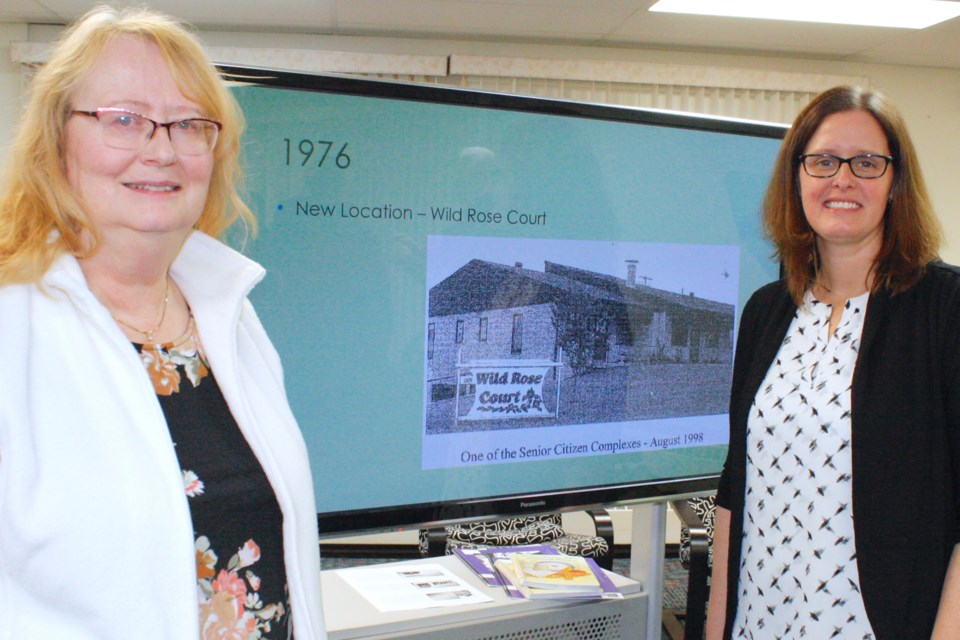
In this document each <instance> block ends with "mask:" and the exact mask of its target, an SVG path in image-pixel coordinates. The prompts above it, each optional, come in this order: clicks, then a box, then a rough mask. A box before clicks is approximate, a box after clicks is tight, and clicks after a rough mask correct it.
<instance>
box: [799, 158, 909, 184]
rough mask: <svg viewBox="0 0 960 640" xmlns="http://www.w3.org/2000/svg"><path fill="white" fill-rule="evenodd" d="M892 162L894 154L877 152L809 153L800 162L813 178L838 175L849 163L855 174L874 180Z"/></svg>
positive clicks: (881, 174)
mask: <svg viewBox="0 0 960 640" xmlns="http://www.w3.org/2000/svg"><path fill="white" fill-rule="evenodd" d="M891 162H893V156H884V155H880V154H877V153H865V154H862V155H859V156H853V157H850V158H841V157H840V156H834V155H831V154H829V153H807V154H804V155H802V156H800V164H802V165H803V170H804V171H806V172H807V175H808V176H810V177H811V178H832V177H833V176H835V175H837V173H838V172H839V171H840V167H841V166H843V165H844V164H848V165H850V171H852V172H853V175H855V176H857V177H858V178H866V179H868V180H872V179H874V178H879V177H881V176H883V174H885V173H886V172H887V167H889V166H890V163H891Z"/></svg>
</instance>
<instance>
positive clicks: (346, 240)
mask: <svg viewBox="0 0 960 640" xmlns="http://www.w3.org/2000/svg"><path fill="white" fill-rule="evenodd" d="M234 91H235V95H236V96H237V98H238V99H239V101H240V103H241V105H242V107H243V110H244V112H245V114H246V117H247V124H248V130H247V133H246V137H245V166H246V183H245V189H246V192H247V201H248V203H249V204H250V205H251V208H252V209H253V210H254V212H255V213H256V214H257V216H258V219H259V222H260V231H259V235H258V236H257V237H256V238H255V239H253V240H250V241H248V242H247V243H246V245H245V247H244V250H245V252H246V253H247V254H248V255H250V256H251V257H253V258H254V259H256V260H258V261H259V262H261V263H262V264H263V265H264V266H265V267H266V268H267V271H268V274H267V278H266V279H265V281H264V282H263V283H261V284H260V285H259V286H258V287H257V288H256V289H255V291H254V293H253V296H252V298H253V302H254V305H255V307H256V309H257V311H258V313H259V314H260V317H261V319H262V320H263V323H264V325H265V326H266V328H267V331H268V332H269V333H270V336H271V338H272V339H273V341H274V344H275V345H276V347H277V349H278V351H279V352H280V355H281V358H282V359H283V363H284V368H285V373H286V383H287V389H288V393H289V396H290V401H291V405H292V406H293V410H294V413H295V414H296V415H297V418H298V420H299V422H300V426H301V428H302V430H303V432H304V436H305V439H306V441H307V446H308V448H309V450H310V455H311V462H312V466H313V470H314V475H315V478H314V479H315V484H316V495H317V508H318V511H319V512H323V513H327V512H332V511H341V510H353V509H361V508H368V507H382V506H391V505H403V504H417V503H427V502H441V501H445V500H454V499H465V498H472V497H483V496H496V495H503V494H516V493H524V492H530V491H549V490H554V489H562V488H568V487H576V486H591V485H598V484H607V483H620V482H636V481H643V480H651V479H664V478H670V477H682V476H687V475H701V474H709V473H716V472H717V471H719V469H720V466H721V464H722V461H723V458H724V456H725V449H726V447H725V446H723V445H713V446H705V447H694V448H685V449H675V450H672V449H668V450H662V451H653V452H644V453H632V454H619V455H605V456H591V457H585V458H576V459H565V460H552V461H531V462H522V463H510V464H497V465H489V466H480V467H472V468H450V469H434V470H428V471H424V470H422V468H421V448H422V444H423V435H422V429H423V393H424V365H423V362H424V349H425V329H426V317H425V308H426V304H425V301H426V295H427V269H426V260H427V237H428V236H430V235H434V236H436V235H451V236H476V237H477V238H478V242H479V241H480V239H483V238H498V237H502V238H533V239H557V240H590V241H604V242H630V243H680V244H693V245H705V244H714V245H735V246H738V247H740V260H739V274H740V282H739V295H738V301H737V314H738V317H739V310H740V309H741V308H742V305H743V303H744V302H745V301H746V299H747V297H748V296H749V295H750V293H751V292H752V291H753V290H754V289H755V288H757V287H758V286H759V285H761V284H763V283H765V282H767V281H770V280H772V279H775V278H776V276H777V265H776V264H775V263H774V262H773V261H772V260H771V248H770V246H769V245H768V244H767V243H766V242H765V241H764V239H763V237H762V232H761V227H760V222H759V204H760V199H761V197H762V192H763V189H764V188H765V186H766V182H767V179H768V176H769V171H770V167H771V166H772V163H773V159H774V156H775V154H776V151H777V149H778V147H779V140H777V139H771V138H764V137H752V136H745V135H734V134H730V133H718V132H707V131H698V130H691V129H681V128H672V127H665V126H651V125H640V124H637V123H625V122H614V121H607V120H594V119H588V118H575V117H566V116H554V115H543V114H534V113H526V112H517V111H507V110H496V109H488V108H475V107H464V106H454V105H445V104H433V103H422V102H412V101H402V100H387V99H373V98H367V97H360V96H349V95H337V94H328V93H321V92H310V91H293V90H284V89H274V88H266V87H238V88H234ZM302 140H307V141H312V144H313V145H314V147H315V152H314V153H313V154H312V155H311V156H310V158H309V161H308V162H307V164H306V165H304V166H301V162H302V161H303V160H304V159H305V158H306V155H305V154H302V153H301V152H300V150H299V148H300V141H302ZM318 141H328V142H330V143H331V144H330V145H321V144H319V143H318ZM343 145H346V147H345V148H344V147H343ZM327 146H329V149H330V150H329V153H328V154H327V156H326V158H325V159H324V161H323V164H322V165H321V166H317V164H318V161H319V159H320V157H321V156H322V153H323V150H324V149H325V148H326V147H327ZM305 147H306V145H305ZM341 150H342V152H343V154H342V155H341V156H340V158H339V159H340V163H341V164H342V165H343V164H346V163H347V157H349V166H347V167H346V168H339V167H338V166H337V159H338V158H337V155H338V152H340V151H341ZM351 207H357V208H361V207H368V208H369V207H373V208H381V209H382V208H386V209H389V210H394V209H399V210H405V209H408V210H409V211H410V212H411V218H410V219H402V220H388V219H380V218H369V217H366V218H364V217H343V216H342V214H341V211H346V212H349V211H350V209H351ZM431 207H436V208H440V207H452V208H453V209H458V208H462V209H463V210H464V211H466V210H467V209H469V208H473V209H476V210H480V211H487V212H490V211H498V212H501V213H503V214H504V215H505V214H506V213H507V212H508V211H510V210H514V211H517V212H521V213H529V214H530V215H531V217H534V216H537V215H539V214H542V213H546V217H545V224H538V225H516V224H508V223H507V222H506V221H505V220H504V221H501V222H500V223H499V224H492V223H480V222H468V221H466V220H464V221H461V222H454V221H439V220H434V219H432V216H431ZM324 208H326V209H327V210H328V211H330V212H332V214H331V215H323V214H322V213H321V211H322V210H323V209H324ZM357 210H359V209H357ZM315 214H316V215H315ZM469 258H470V256H465V261H466V259H469Z"/></svg>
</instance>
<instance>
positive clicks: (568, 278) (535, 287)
mask: <svg viewBox="0 0 960 640" xmlns="http://www.w3.org/2000/svg"><path fill="white" fill-rule="evenodd" d="M572 295H577V296H587V297H589V298H591V299H594V300H605V301H607V302H609V303H611V304H617V305H627V306H634V305H636V306H642V307H644V308H645V309H648V310H667V309H674V310H679V309H684V310H687V311H693V312H702V313H711V314H720V315H729V316H731V318H732V316H733V305H730V304H726V303H723V302H716V301H714V300H707V299H706V298H698V297H696V296H693V295H691V294H687V295H684V294H680V293H674V292H671V291H664V290H662V289H656V288H654V287H650V286H647V285H640V284H637V285H631V284H628V283H627V281H626V280H625V279H623V278H617V277H615V276H610V275H607V274H603V273H596V272H593V271H586V270H583V269H577V268H574V267H568V266H564V265H561V264H558V263H554V262H546V263H545V265H544V270H543V271H535V270H532V269H525V268H524V267H523V266H521V265H519V264H518V265H515V266H512V267H511V266H507V265H503V264H498V263H495V262H488V261H486V260H478V259H474V260H471V261H470V262H468V263H467V264H465V265H464V266H462V267H460V268H459V269H457V271H455V272H454V273H452V274H451V275H450V276H448V277H447V278H445V279H444V280H443V281H441V282H440V283H438V284H437V285H436V286H434V287H433V288H432V289H431V290H430V309H429V315H430V316H431V317H435V316H446V315H457V314H464V313H479V312H481V311H488V310H493V309H508V308H517V307H527V306H532V305H538V304H546V303H549V302H554V301H556V300H558V299H559V298H560V297H561V296H572Z"/></svg>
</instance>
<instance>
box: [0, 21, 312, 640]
mask: <svg viewBox="0 0 960 640" xmlns="http://www.w3.org/2000/svg"><path fill="white" fill-rule="evenodd" d="M242 128H243V120H242V115H241V113H240V110H239V108H238V106H237V104H236V103H235V101H234V100H233V99H232V97H231V95H230V93H229V91H228V90H227V89H226V88H225V87H224V85H223V83H222V81H221V80H220V78H219V76H218V74H217V72H216V69H215V68H214V67H213V66H212V64H211V63H210V61H209V59H208V58H207V57H206V55H205V54H204V52H203V50H202V48H201V46H200V45H199V43H198V42H197V40H196V39H195V37H194V36H193V35H192V34H191V33H190V32H189V31H188V30H187V29H186V28H185V27H184V26H183V25H181V24H180V23H178V22H176V21H175V20H173V19H170V18H168V17H166V16H162V15H159V14H157V13H153V12H151V11H147V10H143V9H136V10H125V11H116V10H113V9H110V8H107V7H99V8H96V9H94V10H92V11H91V12H89V13H88V14H87V15H86V16H84V17H83V18H82V19H80V20H79V21H78V22H77V23H76V24H74V25H73V26H72V27H71V28H70V29H68V30H67V31H66V32H65V34H64V36H63V38H62V39H61V40H60V41H59V42H58V43H57V44H56V46H55V48H54V50H53V52H52V54H51V56H50V59H49V61H48V62H47V64H45V65H44V66H43V67H42V68H41V69H40V70H39V71H38V72H37V74H36V77H35V78H34V80H33V84H32V88H31V94H30V98H29V101H28V103H27V106H26V108H25V110H24V115H23V118H22V120H21V123H20V127H19V129H18V134H17V136H16V138H15V140H14V144H13V148H12V153H11V155H10V158H9V159H8V163H7V175H6V179H5V182H4V184H3V191H2V193H0V352H2V353H3V359H2V364H0V638H7V637H10V638H14V637H36V638H75V639H90V640H94V639H96V640H104V639H110V638H117V639H118V640H119V639H121V638H122V639H124V640H126V639H127V638H131V637H136V638H143V639H154V638H155V639H157V640H160V639H163V640H184V639H187V638H204V639H206V638H232V637H242V638H245V639H246V638H263V639H277V638H283V639H285V640H286V639H289V638H294V637H296V638H297V639H298V640H314V639H321V638H324V637H325V631H324V624H323V617H322V612H321V610H320V586H319V580H320V563H319V547H318V543H317V524H316V522H317V521H316V508H315V503H314V498H313V484H312V480H311V477H310V468H309V461H308V459H307V454H306V449H305V446H304V442H303V439H302V436H301V434H300V432H299V429H298V427H297V424H296V421H295V419H294V417H293V415H292V413H291V411H290V408H289V405H288V402H287V399H286V394H285V391H284V387H283V373H282V369H281V366H280V362H279V359H278V357H277V353H276V351H275V350H274V348H273V346H272V345H271V343H270V341H269V339H268V337H267V335H266V334H265V332H264V330H263V327H262V326H261V324H260V322H259V321H258V319H257V317H256V314H255V312H254V310H253V308H252V306H251V305H250V302H249V300H248V299H247V295H248V293H249V291H250V290H251V289H252V287H253V286H255V285H256V284H257V282H259V281H260V280H261V279H262V277H263V269H262V268H261V267H259V265H257V264H255V263H253V262H251V261H249V260H248V259H246V258H244V257H243V256H241V255H240V254H238V253H236V252H235V251H233V250H232V249H230V248H229V247H227V246H226V245H224V244H222V243H221V242H220V241H218V240H217V239H216V238H217V237H219V236H222V235H223V234H224V233H225V232H226V231H227V229H228V228H229V227H230V226H231V224H232V223H233V222H235V221H236V220H238V219H240V220H244V221H245V222H246V223H247V225H246V226H247V227H248V228H252V227H253V226H254V220H253V216H252V215H251V213H250V211H249V210H248V209H247V207H246V206H245V205H244V204H243V202H242V200H241V199H240V197H239V196H238V193H237V184H238V180H239V179H240V169H239V153H240V134H241V131H242Z"/></svg>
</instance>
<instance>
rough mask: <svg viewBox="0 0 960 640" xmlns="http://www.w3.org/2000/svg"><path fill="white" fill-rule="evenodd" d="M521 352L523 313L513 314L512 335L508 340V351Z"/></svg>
mask: <svg viewBox="0 0 960 640" xmlns="http://www.w3.org/2000/svg"><path fill="white" fill-rule="evenodd" d="M522 352H523V314H522V313H515V314H513V336H512V338H511V341H510V353H512V354H514V355H516V354H518V353H522Z"/></svg>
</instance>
